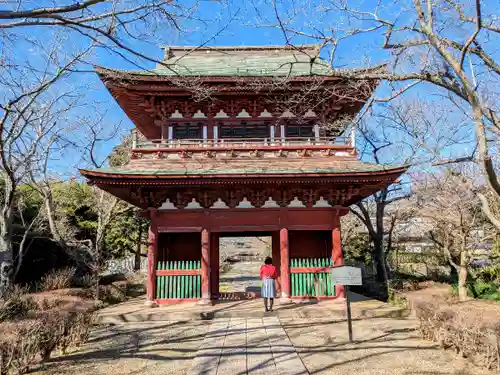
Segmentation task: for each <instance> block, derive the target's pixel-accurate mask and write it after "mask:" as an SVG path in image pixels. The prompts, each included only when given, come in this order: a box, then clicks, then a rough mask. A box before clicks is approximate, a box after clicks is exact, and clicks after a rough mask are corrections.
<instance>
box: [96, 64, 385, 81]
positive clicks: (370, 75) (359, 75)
mask: <svg viewBox="0 0 500 375" xmlns="http://www.w3.org/2000/svg"><path fill="white" fill-rule="evenodd" d="M94 70H95V72H96V73H97V74H98V75H99V76H101V77H102V78H105V79H117V80H118V79H119V80H121V79H133V80H138V81H170V80H172V79H174V78H185V79H186V78H187V79H189V78H195V79H205V80H207V81H211V80H223V81H227V80H228V79H229V80H230V79H234V80H241V79H256V78H258V79H279V78H289V79H292V80H294V79H296V80H304V79H312V78H315V77H321V78H324V79H327V80H339V79H358V80H378V79H379V78H378V76H377V74H380V73H384V72H386V71H387V64H380V65H377V66H374V67H367V68H352V69H333V70H332V73H331V74H329V75H323V74H308V75H305V74H304V75H290V76H272V75H268V76H264V75H180V74H179V75H177V76H175V75H165V74H161V73H159V72H157V71H155V70H154V69H151V70H125V69H112V68H106V67H103V66H99V65H94Z"/></svg>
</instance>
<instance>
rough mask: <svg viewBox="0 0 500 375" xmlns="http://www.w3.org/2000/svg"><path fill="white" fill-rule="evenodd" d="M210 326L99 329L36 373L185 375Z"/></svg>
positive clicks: (173, 324) (169, 324)
mask: <svg viewBox="0 0 500 375" xmlns="http://www.w3.org/2000/svg"><path fill="white" fill-rule="evenodd" d="M208 324H209V322H201V321H198V322H197V321H192V322H189V323H185V322H155V323H153V322H151V323H139V324H136V323H128V324H124V325H116V326H108V327H100V328H98V329H96V330H95V331H94V332H93V334H92V337H91V339H90V341H89V342H88V343H87V344H85V345H84V346H83V347H82V348H81V349H80V350H78V351H75V352H73V353H70V354H68V355H66V356H60V357H55V358H54V359H53V360H52V361H51V362H49V363H47V364H45V365H44V367H43V368H41V369H39V370H38V371H35V372H34V374H37V375H42V374H44V375H49V374H50V375H52V374H54V375H55V374H72V375H84V374H85V375H88V374H93V375H101V374H102V375H104V374H106V375H109V374H112V375H142V374H144V375H146V374H147V375H155V374H161V375H174V374H185V373H186V372H187V370H188V369H189V368H190V366H191V364H192V360H193V359H194V356H195V354H196V351H197V350H198V347H199V345H200V344H201V342H202V341H203V337H204V335H205V332H206V330H207V327H208Z"/></svg>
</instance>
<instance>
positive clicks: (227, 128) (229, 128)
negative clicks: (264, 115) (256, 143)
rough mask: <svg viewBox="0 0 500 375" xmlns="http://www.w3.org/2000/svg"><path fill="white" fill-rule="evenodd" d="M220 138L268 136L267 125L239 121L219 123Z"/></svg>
mask: <svg viewBox="0 0 500 375" xmlns="http://www.w3.org/2000/svg"><path fill="white" fill-rule="evenodd" d="M219 137H220V138H269V125H267V124H251V125H246V124H245V123H241V124H238V125H224V124H221V125H219Z"/></svg>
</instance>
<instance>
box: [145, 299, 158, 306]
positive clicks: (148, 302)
mask: <svg viewBox="0 0 500 375" xmlns="http://www.w3.org/2000/svg"><path fill="white" fill-rule="evenodd" d="M144 306H146V307H158V304H157V303H156V302H155V301H149V300H147V301H146V302H144Z"/></svg>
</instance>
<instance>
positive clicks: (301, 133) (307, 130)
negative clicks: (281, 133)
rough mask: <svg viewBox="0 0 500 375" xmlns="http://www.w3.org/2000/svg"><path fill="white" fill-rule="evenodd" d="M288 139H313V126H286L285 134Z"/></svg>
mask: <svg viewBox="0 0 500 375" xmlns="http://www.w3.org/2000/svg"><path fill="white" fill-rule="evenodd" d="M285 135H286V137H288V138H298V137H301V138H313V137H314V126H313V125H312V124H305V125H298V124H297V125H288V126H287V127H286V132H285Z"/></svg>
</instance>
